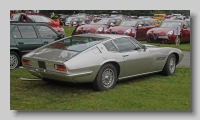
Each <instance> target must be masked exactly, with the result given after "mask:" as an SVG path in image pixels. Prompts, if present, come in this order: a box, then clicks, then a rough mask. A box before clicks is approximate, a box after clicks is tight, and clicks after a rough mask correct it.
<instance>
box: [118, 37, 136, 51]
mask: <svg viewBox="0 0 200 120" xmlns="http://www.w3.org/2000/svg"><path fill="white" fill-rule="evenodd" d="M114 42H115V44H116V45H117V47H118V48H119V51H120V52H127V51H132V50H136V49H137V48H136V46H134V45H133V43H132V42H131V41H130V40H129V39H128V38H119V39H116V40H114Z"/></svg>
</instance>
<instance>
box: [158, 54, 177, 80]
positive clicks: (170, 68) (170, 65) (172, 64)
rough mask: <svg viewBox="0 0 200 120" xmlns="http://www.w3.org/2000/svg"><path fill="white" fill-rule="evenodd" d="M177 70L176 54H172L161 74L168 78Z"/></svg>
mask: <svg viewBox="0 0 200 120" xmlns="http://www.w3.org/2000/svg"><path fill="white" fill-rule="evenodd" d="M175 70H176V56H175V55H174V54H171V55H169V57H168V59H167V61H166V63H165V66H164V68H163V70H162V72H161V73H162V74H163V75H165V76H168V75H172V74H174V72H175Z"/></svg>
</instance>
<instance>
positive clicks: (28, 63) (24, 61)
mask: <svg viewBox="0 0 200 120" xmlns="http://www.w3.org/2000/svg"><path fill="white" fill-rule="evenodd" d="M22 64H23V65H31V64H30V61H29V60H24V59H23V60H22Z"/></svg>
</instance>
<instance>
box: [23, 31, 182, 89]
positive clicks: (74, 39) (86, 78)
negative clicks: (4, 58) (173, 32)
mask: <svg viewBox="0 0 200 120" xmlns="http://www.w3.org/2000/svg"><path fill="white" fill-rule="evenodd" d="M183 56H184V54H183V52H182V51H181V50H179V49H177V48H170V47H156V46H152V45H142V44H141V43H139V42H138V41H137V40H135V39H134V38H132V37H130V36H125V35H113V34H80V35H75V36H70V37H66V38H63V39H61V40H59V41H56V42H53V43H51V44H48V45H45V46H42V47H40V48H38V49H36V50H34V51H32V52H30V53H28V54H26V55H24V56H23V57H22V63H23V68H24V69H26V70H28V72H30V73H31V74H32V75H34V76H37V77H39V78H40V79H41V80H44V81H46V82H49V81H51V80H54V81H65V82H71V83H92V86H93V88H94V89H95V90H99V91H102V90H110V89H112V88H113V87H114V86H115V84H116V82H117V81H120V80H124V79H126V78H130V77H136V76H140V75H146V74H150V73H156V72H161V73H162V74H163V75H165V76H167V75H173V74H174V72H175V70H176V65H177V64H179V63H180V62H181V60H182V58H183ZM24 79H25V80H26V78H24ZM27 80H28V79H27Z"/></svg>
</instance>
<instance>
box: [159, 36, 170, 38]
mask: <svg viewBox="0 0 200 120" xmlns="http://www.w3.org/2000/svg"><path fill="white" fill-rule="evenodd" d="M158 38H168V36H158Z"/></svg>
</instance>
